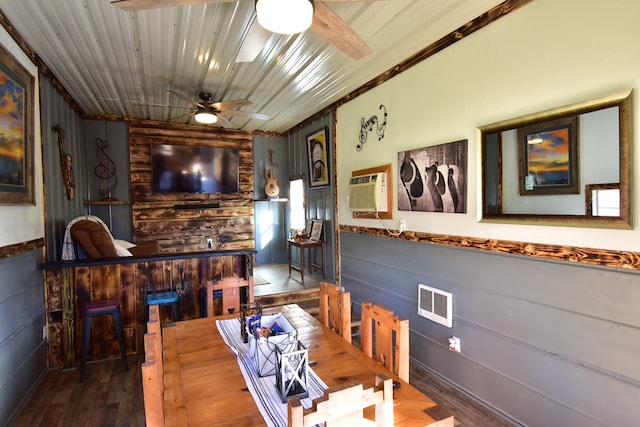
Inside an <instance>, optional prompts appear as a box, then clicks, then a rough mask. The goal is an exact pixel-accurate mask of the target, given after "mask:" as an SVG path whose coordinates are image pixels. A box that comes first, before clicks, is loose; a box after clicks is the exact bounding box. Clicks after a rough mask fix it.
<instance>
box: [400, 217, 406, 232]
mask: <svg viewBox="0 0 640 427" xmlns="http://www.w3.org/2000/svg"><path fill="white" fill-rule="evenodd" d="M406 229H407V221H406V220H405V219H404V218H400V232H401V233H402V232H403V231H405V230H406Z"/></svg>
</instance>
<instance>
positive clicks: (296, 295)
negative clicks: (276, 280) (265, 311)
mask: <svg viewBox="0 0 640 427" xmlns="http://www.w3.org/2000/svg"><path fill="white" fill-rule="evenodd" d="M255 301H256V302H258V303H260V305H262V307H265V308H266V307H277V306H280V305H286V304H298V305H299V306H300V307H302V308H303V309H304V310H305V311H306V312H307V313H309V314H311V315H312V316H314V317H318V316H319V314H320V288H312V289H304V290H300V291H293V292H281V293H277V294H270V295H261V296H256V297H255Z"/></svg>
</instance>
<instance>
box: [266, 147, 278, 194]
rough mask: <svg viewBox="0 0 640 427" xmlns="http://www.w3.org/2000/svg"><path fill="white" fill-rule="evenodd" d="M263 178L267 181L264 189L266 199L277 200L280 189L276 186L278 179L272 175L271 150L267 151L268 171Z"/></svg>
mask: <svg viewBox="0 0 640 427" xmlns="http://www.w3.org/2000/svg"><path fill="white" fill-rule="evenodd" d="M264 177H265V178H266V180H267V185H265V187H264V192H265V194H266V195H267V198H268V199H275V198H277V197H278V195H279V194H280V187H279V186H278V177H277V176H275V175H274V174H273V150H269V170H268V171H265V172H264Z"/></svg>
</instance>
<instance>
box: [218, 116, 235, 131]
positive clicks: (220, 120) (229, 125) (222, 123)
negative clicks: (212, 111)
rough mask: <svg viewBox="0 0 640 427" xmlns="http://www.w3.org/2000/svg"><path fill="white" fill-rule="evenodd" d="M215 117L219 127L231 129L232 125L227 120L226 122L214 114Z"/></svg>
mask: <svg viewBox="0 0 640 427" xmlns="http://www.w3.org/2000/svg"><path fill="white" fill-rule="evenodd" d="M216 116H217V117H218V124H219V125H220V126H222V127H223V128H232V127H233V124H232V123H231V122H230V121H229V120H227V119H225V118H224V117H222V116H221V115H220V114H216Z"/></svg>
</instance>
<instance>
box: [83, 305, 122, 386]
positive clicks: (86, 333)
mask: <svg viewBox="0 0 640 427" xmlns="http://www.w3.org/2000/svg"><path fill="white" fill-rule="evenodd" d="M103 314H110V315H111V316H112V317H113V323H114V326H115V329H116V336H117V338H118V345H119V346H120V356H121V357H122V367H123V369H124V372H129V365H128V364H127V351H126V348H125V346H124V333H123V331H122V320H121V317H120V301H118V300H117V299H115V298H114V299H106V300H99V301H89V302H87V303H86V304H85V305H84V307H83V308H82V350H81V357H80V382H82V381H83V380H84V370H85V367H86V365H87V353H88V351H89V339H90V338H91V321H92V320H93V318H94V317H95V316H100V315H103Z"/></svg>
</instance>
